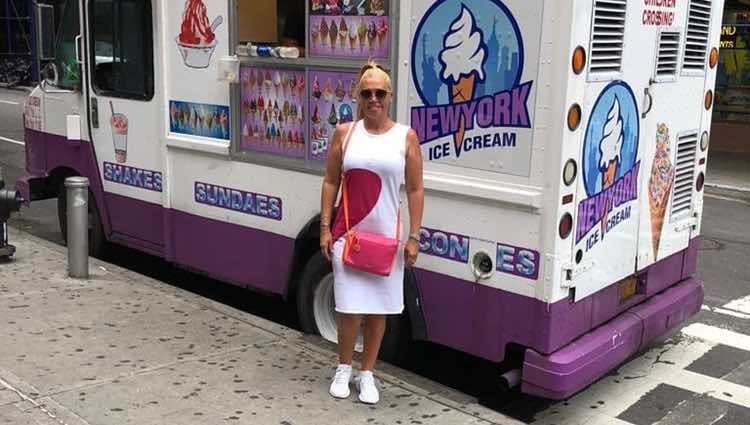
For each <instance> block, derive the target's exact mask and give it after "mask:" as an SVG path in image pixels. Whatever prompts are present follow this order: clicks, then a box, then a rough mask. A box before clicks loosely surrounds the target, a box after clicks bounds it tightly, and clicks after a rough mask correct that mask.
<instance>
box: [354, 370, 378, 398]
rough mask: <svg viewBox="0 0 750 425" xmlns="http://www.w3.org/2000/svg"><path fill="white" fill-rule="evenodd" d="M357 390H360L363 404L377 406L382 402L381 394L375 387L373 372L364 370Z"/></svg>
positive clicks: (358, 381) (360, 374)
mask: <svg viewBox="0 0 750 425" xmlns="http://www.w3.org/2000/svg"><path fill="white" fill-rule="evenodd" d="M357 388H359V401H361V402H362V403H367V404H375V403H377V402H378V401H380V394H379V393H378V388H377V387H376V386H375V377H374V376H373V375H372V371H369V370H363V371H362V372H360V373H359V379H358V380H357Z"/></svg>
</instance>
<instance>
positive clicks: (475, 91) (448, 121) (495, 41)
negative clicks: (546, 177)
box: [411, 0, 532, 160]
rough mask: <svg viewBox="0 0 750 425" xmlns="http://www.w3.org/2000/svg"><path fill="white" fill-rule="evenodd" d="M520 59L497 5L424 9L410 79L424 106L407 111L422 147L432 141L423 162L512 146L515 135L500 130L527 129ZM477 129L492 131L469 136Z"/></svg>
mask: <svg viewBox="0 0 750 425" xmlns="http://www.w3.org/2000/svg"><path fill="white" fill-rule="evenodd" d="M441 31H445V32H441ZM523 59H524V56H523V40H522V37H521V32H520V30H519V27H518V24H517V23H516V21H515V19H514V18H513V16H512V14H511V13H510V11H509V10H508V8H507V7H506V6H505V5H503V4H502V3H501V2H500V1H499V0H442V1H438V2H436V3H435V4H434V5H432V6H431V7H430V9H429V10H428V11H427V12H426V13H425V15H424V18H423V19H422V21H421V22H420V23H419V25H418V26H417V30H416V31H415V35H414V42H413V46H412V64H413V66H412V80H413V81H414V84H415V86H416V89H417V93H418V94H419V97H420V98H421V100H422V103H423V104H424V105H423V106H417V107H414V108H412V110H411V125H412V127H413V128H414V129H415V130H416V132H417V134H418V135H419V138H420V140H421V141H422V143H423V144H426V143H430V142H434V141H438V142H437V143H433V144H432V146H430V147H429V148H428V159H430V160H437V159H442V158H446V157H449V156H451V155H455V157H456V158H459V157H460V156H461V154H462V153H464V152H468V151H474V150H480V149H487V148H513V147H515V146H516V133H515V132H514V131H501V129H502V128H513V127H515V128H529V127H530V126H531V120H530V118H529V111H528V100H529V95H530V93H531V85H532V82H531V81H527V82H524V83H521V82H520V81H521V75H522V73H523ZM478 129H495V131H493V132H490V133H488V132H487V131H484V132H481V133H482V134H478V133H479V132H476V131H472V130H478ZM446 137H449V138H450V141H446V140H444V138H446Z"/></svg>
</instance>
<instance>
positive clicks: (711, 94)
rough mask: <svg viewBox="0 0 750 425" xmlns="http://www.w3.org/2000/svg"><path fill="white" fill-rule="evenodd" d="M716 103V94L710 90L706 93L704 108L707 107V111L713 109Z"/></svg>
mask: <svg viewBox="0 0 750 425" xmlns="http://www.w3.org/2000/svg"><path fill="white" fill-rule="evenodd" d="M713 103H714V92H713V91H711V90H709V91H707V92H706V98H705V99H704V100H703V106H705V107H706V110H709V109H711V106H712V105H713Z"/></svg>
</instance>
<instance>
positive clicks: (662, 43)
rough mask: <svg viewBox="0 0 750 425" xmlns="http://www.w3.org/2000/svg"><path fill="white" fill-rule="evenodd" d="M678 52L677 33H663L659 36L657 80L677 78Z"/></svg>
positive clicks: (678, 36)
mask: <svg viewBox="0 0 750 425" xmlns="http://www.w3.org/2000/svg"><path fill="white" fill-rule="evenodd" d="M679 51H680V33H679V32H671V31H664V32H662V33H661V34H660V35H659V51H658V53H657V57H656V78H657V79H668V78H673V77H675V76H677V61H678V56H679Z"/></svg>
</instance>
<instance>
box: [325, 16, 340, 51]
mask: <svg viewBox="0 0 750 425" xmlns="http://www.w3.org/2000/svg"><path fill="white" fill-rule="evenodd" d="M328 37H329V38H330V39H331V49H333V50H336V40H338V38H339V28H338V27H337V26H336V21H333V22H331V28H330V29H329V30H328Z"/></svg>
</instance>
